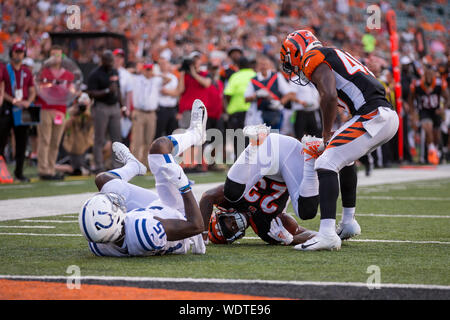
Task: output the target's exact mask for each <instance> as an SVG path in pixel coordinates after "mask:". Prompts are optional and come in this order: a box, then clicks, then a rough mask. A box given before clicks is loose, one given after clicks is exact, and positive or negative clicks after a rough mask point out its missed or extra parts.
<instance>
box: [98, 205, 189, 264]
mask: <svg viewBox="0 0 450 320" xmlns="http://www.w3.org/2000/svg"><path fill="white" fill-rule="evenodd" d="M155 217H159V218H162V219H180V220H186V219H185V217H184V216H183V215H182V214H181V213H180V212H179V211H177V210H175V209H172V208H170V207H168V206H166V205H163V204H162V203H161V201H159V200H156V201H154V202H152V203H151V204H150V205H149V206H147V207H146V208H139V209H134V210H132V211H130V212H128V213H127V214H126V217H125V239H124V242H123V245H122V246H121V247H119V246H117V245H116V244H114V243H93V242H89V249H90V250H91V251H92V252H93V253H94V254H95V255H97V256H112V257H127V256H154V255H163V254H169V253H172V254H186V253H187V251H188V250H189V248H190V242H189V239H183V240H177V241H168V240H167V235H166V232H165V231H164V228H163V226H162V224H161V222H160V221H159V220H157V219H155Z"/></svg>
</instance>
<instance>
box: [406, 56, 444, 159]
mask: <svg viewBox="0 0 450 320" xmlns="http://www.w3.org/2000/svg"><path fill="white" fill-rule="evenodd" d="M410 89H411V90H410V95H409V105H410V106H411V111H412V112H414V111H415V110H414V108H413V106H415V107H416V111H417V113H418V115H419V121H420V125H421V127H422V129H423V130H424V131H425V143H426V145H427V149H428V155H427V160H428V162H429V163H430V164H434V165H437V164H439V161H440V159H439V154H438V147H439V145H440V143H441V139H440V138H441V128H440V127H441V123H442V115H443V111H444V110H446V109H448V108H449V107H450V99H449V94H448V90H447V83H446V82H445V80H444V81H442V79H441V78H440V77H438V76H437V74H436V71H435V70H434V67H433V66H432V65H431V64H430V63H428V62H427V61H426V60H424V63H423V76H422V77H421V78H420V79H417V80H415V81H414V82H413V83H412V84H411V87H410ZM441 104H442V105H443V106H444V108H443V109H442V108H441ZM422 156H424V154H423V152H422Z"/></svg>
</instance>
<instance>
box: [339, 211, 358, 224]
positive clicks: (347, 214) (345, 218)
mask: <svg viewBox="0 0 450 320" xmlns="http://www.w3.org/2000/svg"><path fill="white" fill-rule="evenodd" d="M353 219H355V207H353V208H345V207H344V208H342V223H349V222H352V220H353Z"/></svg>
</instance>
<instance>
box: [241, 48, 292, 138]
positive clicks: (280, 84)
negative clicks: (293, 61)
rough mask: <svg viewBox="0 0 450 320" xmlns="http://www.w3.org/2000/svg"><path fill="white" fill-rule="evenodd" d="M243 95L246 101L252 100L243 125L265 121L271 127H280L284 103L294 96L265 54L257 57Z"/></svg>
mask: <svg viewBox="0 0 450 320" xmlns="http://www.w3.org/2000/svg"><path fill="white" fill-rule="evenodd" d="M244 96H245V101H246V102H252V104H251V106H250V108H249V110H248V111H247V116H246V122H245V125H256V124H261V123H265V124H266V125H268V126H270V127H271V128H272V129H280V128H281V124H282V110H283V108H284V105H285V104H286V103H287V102H288V101H290V100H292V99H294V98H295V94H294V92H293V90H292V88H291V87H290V86H289V84H288V82H287V81H286V79H285V78H284V77H283V75H282V74H281V73H279V72H275V71H274V66H273V62H272V60H270V58H269V57H267V56H260V57H259V58H258V59H257V74H256V76H255V77H254V78H252V80H251V81H250V82H249V84H248V86H247V89H246V91H245V94H244Z"/></svg>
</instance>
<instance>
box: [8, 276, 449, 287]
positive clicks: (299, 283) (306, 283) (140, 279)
mask: <svg viewBox="0 0 450 320" xmlns="http://www.w3.org/2000/svg"><path fill="white" fill-rule="evenodd" d="M0 279H14V280H44V281H45V280H70V279H73V277H64V276H22V275H0ZM79 279H80V280H81V281H83V280H102V281H131V282H149V281H153V282H178V283H180V282H196V283H236V284H238V283H248V284H254V283H258V284H274V285H295V286H349V287H366V288H368V285H367V283H364V282H326V281H324V282H322V281H295V280H292V281H289V280H286V281H282V280H257V279H217V278H210V279H208V278H160V277H108V276H80V277H79ZM379 285H380V287H381V288H403V289H435V290H436V289H437V290H450V286H444V285H431V284H400V283H380V284H379Z"/></svg>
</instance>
